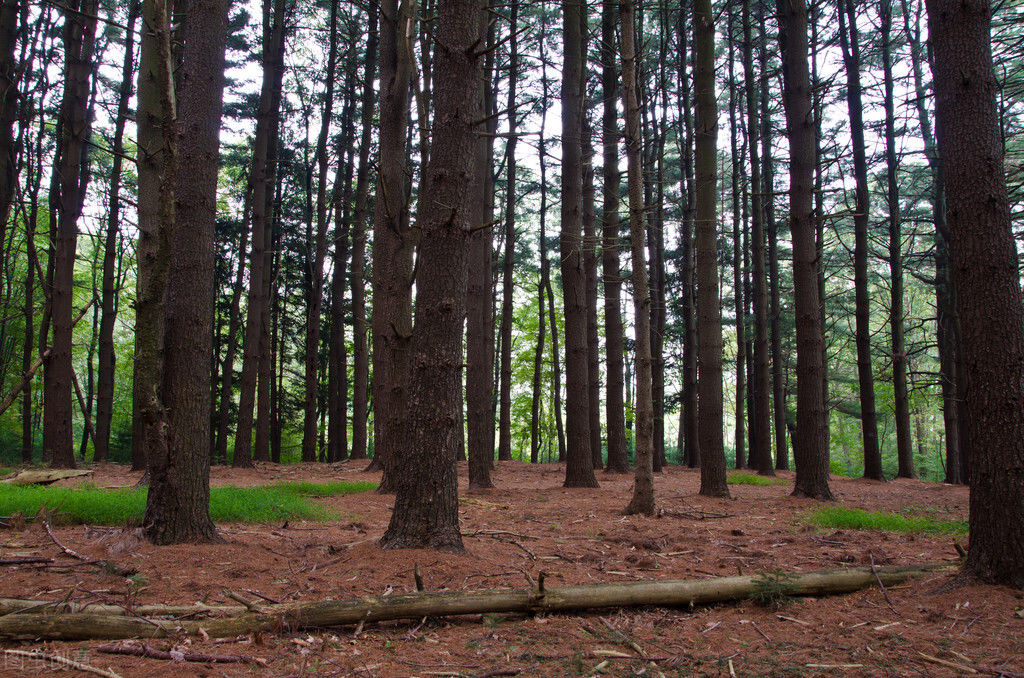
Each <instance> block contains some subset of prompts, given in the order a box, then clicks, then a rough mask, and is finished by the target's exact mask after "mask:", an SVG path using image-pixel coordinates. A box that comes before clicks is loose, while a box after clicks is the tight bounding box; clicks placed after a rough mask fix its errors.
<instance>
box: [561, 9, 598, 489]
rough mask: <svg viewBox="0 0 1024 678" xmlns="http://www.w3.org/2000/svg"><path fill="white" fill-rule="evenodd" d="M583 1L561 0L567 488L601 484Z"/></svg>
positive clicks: (562, 227)
mask: <svg viewBox="0 0 1024 678" xmlns="http://www.w3.org/2000/svg"><path fill="white" fill-rule="evenodd" d="M582 13H583V5H582V0H563V2H562V22H563V23H562V45H563V50H564V52H563V62H562V97H561V98H562V207H561V215H562V221H561V226H560V231H559V237H558V244H559V253H560V255H561V270H562V298H563V308H562V312H563V315H564V317H565V429H566V436H565V438H566V450H565V459H566V464H565V487H597V479H596V478H594V466H593V459H592V457H591V454H590V407H589V401H588V395H587V394H588V378H587V300H586V280H585V275H584V272H583V252H582V237H581V230H582V219H583V215H582V206H583V161H582V150H583V149H582V143H583V141H582V134H583V122H582V116H583V92H582V91H581V89H582V88H581V70H582V67H583V63H582V61H583V35H582V30H581V25H580V24H581V21H580V18H581V15H582Z"/></svg>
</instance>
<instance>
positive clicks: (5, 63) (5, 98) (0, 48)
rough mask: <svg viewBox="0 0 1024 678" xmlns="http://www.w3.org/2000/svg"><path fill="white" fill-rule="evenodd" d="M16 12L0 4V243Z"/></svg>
mask: <svg viewBox="0 0 1024 678" xmlns="http://www.w3.org/2000/svg"><path fill="white" fill-rule="evenodd" d="M20 8H21V3H20V2H15V1H14V0H8V1H7V2H4V3H2V4H0V242H3V241H4V240H5V239H6V233H7V222H8V219H9V217H10V215H11V204H12V198H13V197H14V189H15V185H16V184H17V182H18V170H17V151H16V144H15V138H14V124H15V122H16V121H17V116H18V100H19V96H18V81H19V68H20V66H22V65H23V64H19V63H18V59H17V57H16V55H15V48H16V47H17V43H18V34H19V32H20V31H19V27H20V26H19V16H18V14H19V9H20ZM129 51H130V50H129Z"/></svg>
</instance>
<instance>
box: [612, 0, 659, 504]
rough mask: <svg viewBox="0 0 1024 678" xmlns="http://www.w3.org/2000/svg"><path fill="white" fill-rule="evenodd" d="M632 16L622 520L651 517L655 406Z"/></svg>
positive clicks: (629, 13)
mask: <svg viewBox="0 0 1024 678" xmlns="http://www.w3.org/2000/svg"><path fill="white" fill-rule="evenodd" d="M635 21H636V10H635V6H634V3H633V2H632V0H625V2H622V3H621V4H620V5H619V30H620V34H621V36H622V107H623V109H624V111H625V117H626V133H625V142H626V163H627V165H626V168H627V169H626V179H627V187H628V190H629V236H630V238H629V239H630V256H631V260H632V268H633V309H634V315H635V331H636V371H637V379H636V467H635V479H634V482H633V498H632V499H631V500H630V502H629V505H628V506H627V507H626V511H625V512H626V513H627V514H634V513H642V514H644V515H648V516H649V515H654V421H653V420H654V401H653V398H652V395H651V326H650V323H651V296H650V288H649V287H648V284H647V262H646V261H645V254H644V238H645V235H646V233H645V220H644V194H643V167H641V164H640V157H641V153H640V151H641V140H640V103H639V101H638V99H637V86H636V80H637V78H636V70H637V64H636V40H635V38H634V22H635Z"/></svg>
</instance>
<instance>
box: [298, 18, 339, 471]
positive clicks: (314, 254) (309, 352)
mask: <svg viewBox="0 0 1024 678" xmlns="http://www.w3.org/2000/svg"><path fill="white" fill-rule="evenodd" d="M338 1H339V0H331V3H330V19H329V23H330V35H329V37H328V39H327V41H328V48H327V72H326V74H325V76H324V80H326V85H325V87H326V91H325V92H324V109H323V114H322V115H321V116H320V133H319V134H318V135H317V139H316V157H315V159H314V162H315V163H316V171H317V177H318V178H317V187H316V234H315V236H314V240H313V242H311V243H307V247H309V248H310V250H309V251H308V254H307V257H306V261H307V265H308V266H309V269H310V270H309V281H310V283H309V297H308V299H307V300H306V365H305V368H306V369H305V379H304V386H305V389H304V396H305V397H304V400H303V408H302V460H303V461H314V460H315V459H316V448H317V438H318V435H319V430H318V427H317V403H318V402H319V399H320V397H319V396H320V320H321V319H320V315H321V313H322V308H323V295H324V260H325V259H326V258H327V222H328V210H329V207H330V206H329V205H328V199H327V172H328V169H327V160H328V158H327V138H328V136H330V132H331V121H332V116H333V114H334V81H335V71H337V62H338Z"/></svg>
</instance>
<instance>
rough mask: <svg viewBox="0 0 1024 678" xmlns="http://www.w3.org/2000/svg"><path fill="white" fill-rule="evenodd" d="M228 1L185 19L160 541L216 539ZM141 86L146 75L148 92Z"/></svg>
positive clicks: (159, 476) (154, 506)
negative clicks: (218, 264) (215, 401)
mask: <svg viewBox="0 0 1024 678" xmlns="http://www.w3.org/2000/svg"><path fill="white" fill-rule="evenodd" d="M228 4H229V3H228V2H226V0H191V2H190V3H189V11H188V17H189V18H188V20H187V22H186V26H185V29H184V30H185V48H184V53H183V55H182V66H181V67H180V68H181V82H182V88H181V91H180V92H179V93H178V101H179V108H178V110H179V113H180V121H181V140H180V142H179V143H180V147H179V148H180V158H181V163H182V164H181V165H180V166H181V167H188V168H189V171H188V173H187V174H186V173H184V172H181V174H180V175H177V176H175V175H171V176H172V177H174V178H175V183H176V186H175V188H174V193H173V195H174V197H175V199H176V201H177V204H176V206H175V211H174V215H175V221H176V223H175V233H174V237H173V240H172V242H173V248H174V254H173V257H172V259H171V264H170V268H169V271H168V279H167V302H166V321H165V349H166V354H165V356H164V369H163V380H162V382H163V398H164V404H165V405H166V407H167V424H168V430H167V448H166V449H167V454H166V457H159V456H158V454H150V457H149V473H150V486H149V495H148V500H147V504H146V515H145V518H144V525H145V527H146V532H147V536H148V537H149V538H150V540H152V541H153V542H154V543H157V544H170V543H182V542H195V541H213V540H216V539H217V534H216V528H215V527H214V525H213V522H212V521H211V520H210V517H209V503H210V429H209V427H210V416H209V414H210V382H211V377H212V375H211V373H210V370H209V365H210V356H211V354H212V351H213V346H212V331H211V330H212V328H211V321H212V318H213V286H214V270H213V263H214V262H213V242H214V235H213V233H214V222H215V220H216V205H217V200H216V196H217V171H218V164H217V159H218V152H219V142H218V139H219V133H220V120H221V104H222V100H223V91H224V51H225V47H226V37H225V36H226V34H227V15H228ZM210 36H216V37H215V38H211V37H210ZM141 89H142V87H141V83H140V99H141ZM164 105H166V102H164ZM160 451H161V450H159V449H158V450H157V453H159V452H160Z"/></svg>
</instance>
